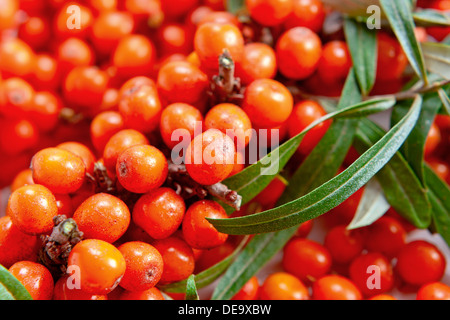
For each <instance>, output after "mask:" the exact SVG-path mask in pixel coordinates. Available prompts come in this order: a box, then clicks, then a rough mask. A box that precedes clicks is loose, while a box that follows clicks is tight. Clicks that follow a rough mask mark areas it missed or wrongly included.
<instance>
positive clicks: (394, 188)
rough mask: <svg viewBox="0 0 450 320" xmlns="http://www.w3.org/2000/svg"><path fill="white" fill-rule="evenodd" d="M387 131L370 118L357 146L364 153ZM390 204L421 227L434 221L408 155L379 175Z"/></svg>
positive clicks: (360, 130)
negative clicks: (431, 220)
mask: <svg viewBox="0 0 450 320" xmlns="http://www.w3.org/2000/svg"><path fill="white" fill-rule="evenodd" d="M385 134H386V132H385V131H384V130H383V129H382V128H380V127H379V126H378V125H376V124H375V123H373V122H372V121H370V120H369V119H362V120H361V124H360V126H359V128H358V131H357V132H356V136H355V142H354V144H353V146H354V147H355V149H356V150H357V151H358V152H359V153H364V152H365V151H367V150H368V149H369V148H371V147H372V146H373V145H374V144H375V143H377V141H379V140H380V139H381V138H382V137H383V135H385ZM376 178H377V180H378V181H379V182H380V184H381V186H382V188H383V192H384V194H385V196H386V199H387V200H388V202H389V204H390V205H391V206H392V207H393V208H394V209H395V210H396V211H397V212H398V213H399V214H400V215H402V216H403V217H404V218H405V219H407V220H408V221H409V222H411V223H412V224H413V225H415V226H416V227H418V228H426V227H427V226H428V224H429V222H430V204H429V201H428V197H427V192H426V190H425V189H424V188H423V186H422V184H421V183H420V180H419V179H418V177H417V175H416V174H415V173H414V171H413V170H412V169H411V166H410V165H409V163H408V162H407V161H406V160H405V158H404V156H403V155H402V154H401V153H400V152H397V153H396V154H395V155H394V156H393V157H392V159H391V160H390V161H389V162H388V163H387V164H386V166H384V167H383V169H381V170H380V172H378V173H377V175H376Z"/></svg>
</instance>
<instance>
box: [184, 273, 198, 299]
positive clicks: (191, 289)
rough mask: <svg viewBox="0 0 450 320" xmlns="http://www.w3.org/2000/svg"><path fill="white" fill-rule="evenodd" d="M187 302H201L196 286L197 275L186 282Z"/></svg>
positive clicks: (191, 276)
mask: <svg viewBox="0 0 450 320" xmlns="http://www.w3.org/2000/svg"><path fill="white" fill-rule="evenodd" d="M185 300H200V297H199V296H198V292H197V285H196V284H195V275H193V274H192V275H190V276H189V278H188V279H187V282H186V298H185Z"/></svg>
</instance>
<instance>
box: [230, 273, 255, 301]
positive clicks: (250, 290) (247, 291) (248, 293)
mask: <svg viewBox="0 0 450 320" xmlns="http://www.w3.org/2000/svg"><path fill="white" fill-rule="evenodd" d="M258 297H259V280H258V278H257V277H256V276H253V277H251V278H250V280H248V281H247V282H246V283H245V284H244V286H243V287H242V288H241V290H239V291H238V293H236V294H235V295H234V296H233V297H232V298H231V300H242V301H244V300H249V301H250V300H258Z"/></svg>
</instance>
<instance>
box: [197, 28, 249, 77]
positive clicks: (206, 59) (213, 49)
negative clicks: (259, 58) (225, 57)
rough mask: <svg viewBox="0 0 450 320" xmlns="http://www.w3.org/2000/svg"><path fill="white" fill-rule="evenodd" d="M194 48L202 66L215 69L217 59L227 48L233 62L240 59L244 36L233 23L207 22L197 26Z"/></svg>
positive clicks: (237, 61)
mask: <svg viewBox="0 0 450 320" xmlns="http://www.w3.org/2000/svg"><path fill="white" fill-rule="evenodd" d="M211 39H214V41H211ZM194 48H195V52H196V53H197V54H198V57H199V58H200V62H201V65H202V67H204V68H206V69H207V70H214V71H216V70H217V69H218V63H217V61H218V59H219V56H220V55H221V54H222V53H223V51H224V50H228V52H229V53H230V55H231V58H232V59H233V61H234V63H236V64H237V63H239V62H240V61H241V60H242V56H243V54H244V38H243V36H242V33H241V31H240V30H239V28H238V27H236V26H235V25H233V24H222V23H213V22H208V23H203V24H201V25H200V26H199V27H198V29H197V31H196V33H195V37H194Z"/></svg>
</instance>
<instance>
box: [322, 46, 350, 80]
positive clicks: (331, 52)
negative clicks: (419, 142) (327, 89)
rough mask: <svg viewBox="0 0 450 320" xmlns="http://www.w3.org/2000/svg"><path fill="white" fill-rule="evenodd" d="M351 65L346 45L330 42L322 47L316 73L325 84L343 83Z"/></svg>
mask: <svg viewBox="0 0 450 320" xmlns="http://www.w3.org/2000/svg"><path fill="white" fill-rule="evenodd" d="M352 64H353V62H352V58H351V56H350V51H349V49H348V46H347V43H345V42H344V41H340V40H335V41H330V42H328V43H326V44H325V45H324V46H323V50H322V57H321V59H320V63H319V66H318V68H317V72H318V73H319V75H320V78H321V79H322V80H323V81H325V82H327V83H333V82H343V81H344V80H345V79H346V78H347V75H348V72H349V71H350V68H351V67H352Z"/></svg>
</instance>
